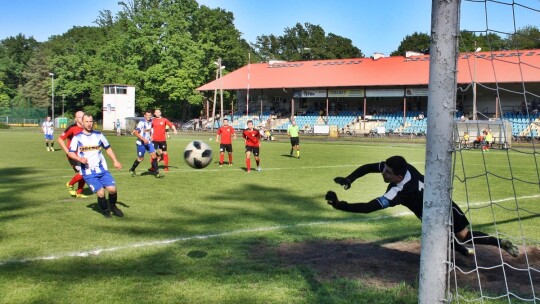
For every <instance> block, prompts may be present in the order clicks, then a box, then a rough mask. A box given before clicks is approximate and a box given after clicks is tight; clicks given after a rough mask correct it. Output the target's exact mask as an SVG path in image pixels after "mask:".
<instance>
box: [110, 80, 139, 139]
mask: <svg viewBox="0 0 540 304" xmlns="http://www.w3.org/2000/svg"><path fill="white" fill-rule="evenodd" d="M134 116H135V87H134V86H130V85H125V84H106V85H103V130H114V129H115V128H116V127H115V122H116V121H117V120H120V124H121V127H122V129H125V128H126V117H134Z"/></svg>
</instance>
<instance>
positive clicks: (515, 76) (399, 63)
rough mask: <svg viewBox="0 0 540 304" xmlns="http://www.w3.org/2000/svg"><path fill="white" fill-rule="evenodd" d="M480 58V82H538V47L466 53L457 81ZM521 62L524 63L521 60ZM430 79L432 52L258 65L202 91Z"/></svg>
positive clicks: (469, 74)
mask: <svg viewBox="0 0 540 304" xmlns="http://www.w3.org/2000/svg"><path fill="white" fill-rule="evenodd" d="M474 54H476V55H477V57H476V82H478V83H495V82H499V83H505V82H506V83H515V82H522V81H524V82H540V49H536V50H521V51H519V53H518V51H501V52H478V53H462V54H460V56H459V62H458V71H459V73H458V83H461V84H466V83H471V82H472V79H473V75H474V66H475V59H474ZM519 63H521V64H519ZM428 82H429V55H422V56H414V57H408V58H405V57H402V56H393V57H383V58H379V59H373V58H354V59H335V60H314V61H297V62H280V63H273V64H270V63H254V64H250V65H246V66H244V67H242V68H240V69H238V70H236V71H233V72H231V73H229V74H227V75H225V76H223V77H222V78H221V79H220V80H214V81H212V82H209V83H207V84H205V85H203V86H201V87H199V88H197V90H198V91H209V90H215V89H219V88H222V89H224V90H245V89H247V88H248V85H249V88H250V89H276V88H278V89H280V88H326V87H365V86H385V87H387V86H417V85H422V86H425V85H427V84H428Z"/></svg>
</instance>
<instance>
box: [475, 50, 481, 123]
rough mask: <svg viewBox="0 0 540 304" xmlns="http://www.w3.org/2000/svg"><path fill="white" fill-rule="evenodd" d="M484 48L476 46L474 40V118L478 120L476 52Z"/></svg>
mask: <svg viewBox="0 0 540 304" xmlns="http://www.w3.org/2000/svg"><path fill="white" fill-rule="evenodd" d="M481 50H482V49H481V48H477V47H476V41H475V42H474V54H473V55H474V58H473V66H474V67H473V120H477V119H478V116H477V115H476V112H477V111H478V110H477V108H476V53H478V52H480V51H481Z"/></svg>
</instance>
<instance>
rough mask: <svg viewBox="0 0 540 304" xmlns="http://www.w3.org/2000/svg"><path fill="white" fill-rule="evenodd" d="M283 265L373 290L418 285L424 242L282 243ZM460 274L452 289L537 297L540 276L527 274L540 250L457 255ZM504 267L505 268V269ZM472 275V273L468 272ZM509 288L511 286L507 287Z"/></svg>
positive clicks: (537, 263) (487, 249)
mask: <svg viewBox="0 0 540 304" xmlns="http://www.w3.org/2000/svg"><path fill="white" fill-rule="evenodd" d="M277 255H278V258H279V260H280V262H281V263H283V264H285V265H286V266H287V267H298V266H300V267H307V268H309V269H311V270H313V271H314V273H315V279H317V280H331V279H334V278H338V277H343V278H349V279H359V280H362V281H363V282H364V283H365V284H368V285H372V286H374V287H379V288H381V287H382V288H385V287H393V286H396V285H397V284H399V283H401V282H405V283H407V284H410V285H413V286H416V285H417V282H418V275H419V269H420V243H419V242H393V243H387V244H376V243H366V242H361V241H358V240H343V241H323V242H309V243H293V244H281V245H280V246H279V247H278V248H277ZM455 265H456V267H455V269H456V271H455V275H454V273H452V275H451V286H452V289H455V287H454V286H455V282H454V278H457V285H458V286H459V287H462V288H468V289H470V290H479V287H480V286H482V289H483V290H484V292H486V291H489V293H491V294H496V295H501V294H506V293H507V290H508V291H509V292H512V293H515V294H519V295H521V296H524V297H532V288H533V287H531V285H532V284H531V278H532V281H533V282H534V283H535V284H537V285H538V286H535V287H534V289H535V291H534V292H535V294H540V274H538V273H537V272H536V271H530V272H529V271H527V270H528V269H530V268H535V269H540V250H539V249H538V248H532V249H529V251H528V252H527V256H525V254H524V253H523V252H521V254H520V255H519V256H518V257H517V258H514V257H512V256H510V255H509V254H507V253H506V252H502V254H501V253H500V251H499V250H498V249H497V248H496V247H493V246H477V248H476V255H475V256H470V257H464V256H461V255H460V254H459V253H458V254H456V260H455ZM503 265H504V266H503ZM469 272H470V273H469ZM506 286H508V288H507V287H506Z"/></svg>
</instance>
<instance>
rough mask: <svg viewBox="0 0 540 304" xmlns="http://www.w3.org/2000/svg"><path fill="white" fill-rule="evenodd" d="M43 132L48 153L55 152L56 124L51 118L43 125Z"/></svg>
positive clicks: (48, 117)
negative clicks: (54, 134)
mask: <svg viewBox="0 0 540 304" xmlns="http://www.w3.org/2000/svg"><path fill="white" fill-rule="evenodd" d="M41 130H43V134H44V135H45V146H46V147H47V151H51V152H54V137H53V133H54V123H53V122H52V121H51V117H50V116H47V119H46V120H45V121H44V122H43V124H42V125H41Z"/></svg>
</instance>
